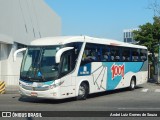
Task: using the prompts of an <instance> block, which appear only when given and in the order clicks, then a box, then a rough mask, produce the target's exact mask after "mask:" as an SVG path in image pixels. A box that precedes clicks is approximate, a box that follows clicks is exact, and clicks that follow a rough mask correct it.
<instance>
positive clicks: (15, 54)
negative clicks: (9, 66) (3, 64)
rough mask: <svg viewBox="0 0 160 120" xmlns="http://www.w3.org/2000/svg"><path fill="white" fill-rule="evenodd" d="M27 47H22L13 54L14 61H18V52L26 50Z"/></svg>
mask: <svg viewBox="0 0 160 120" xmlns="http://www.w3.org/2000/svg"><path fill="white" fill-rule="evenodd" d="M26 49H27V48H21V49H18V50H16V51H15V52H14V55H13V61H14V62H15V61H16V58H17V54H18V53H19V52H22V51H25V50H26Z"/></svg>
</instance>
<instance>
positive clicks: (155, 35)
mask: <svg viewBox="0 0 160 120" xmlns="http://www.w3.org/2000/svg"><path fill="white" fill-rule="evenodd" d="M153 20H154V22H153V23H146V24H144V25H140V26H139V30H138V31H133V33H134V39H135V40H136V41H138V42H139V44H140V45H144V46H146V47H148V50H149V51H151V50H153V51H154V52H158V47H155V45H157V44H158V43H159V42H160V17H154V18H153Z"/></svg>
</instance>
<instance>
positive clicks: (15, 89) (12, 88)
mask: <svg viewBox="0 0 160 120" xmlns="http://www.w3.org/2000/svg"><path fill="white" fill-rule="evenodd" d="M16 93H19V86H18V85H10V86H7V87H6V90H5V94H16Z"/></svg>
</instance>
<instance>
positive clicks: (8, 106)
mask: <svg viewBox="0 0 160 120" xmlns="http://www.w3.org/2000/svg"><path fill="white" fill-rule="evenodd" d="M0 111H160V85H156V84H153V83H147V84H144V85H141V86H139V87H138V88H137V89H135V90H134V91H129V90H128V89H121V90H116V91H110V92H105V93H100V94H92V95H90V96H89V98H88V99H87V100H82V101H76V100H75V99H74V98H71V99H65V100H47V99H34V98H26V97H20V95H19V94H3V95H0ZM6 119H7V118H6ZM15 119H17V118H15ZM24 119H25V118H24ZM26 119H28V120H32V118H26ZM47 119H49V118H47ZM55 119H69V120H70V119H71V118H70V117H69V118H64V117H63V118H54V120H55ZM72 119H73V118H72ZM74 119H75V118H74ZM76 119H83V120H84V118H76ZM88 119H99V118H98V117H90V118H88ZM101 119H104V120H106V119H111V118H106V117H101ZM112 119H119V118H116V117H114V118H112ZM120 119H126V120H127V119H128V118H120ZM130 119H133V118H130ZM136 119H140V118H139V117H137V118H136ZM143 119H148V120H150V119H151V117H150V118H143ZM154 119H159V118H155V117H154Z"/></svg>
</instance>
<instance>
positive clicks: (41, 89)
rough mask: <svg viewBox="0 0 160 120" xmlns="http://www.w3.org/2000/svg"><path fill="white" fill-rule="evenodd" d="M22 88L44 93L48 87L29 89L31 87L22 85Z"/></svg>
mask: <svg viewBox="0 0 160 120" xmlns="http://www.w3.org/2000/svg"><path fill="white" fill-rule="evenodd" d="M22 88H24V89H26V90H33V91H45V90H49V87H48V86H47V87H34V88H33V87H31V86H25V85H22Z"/></svg>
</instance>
